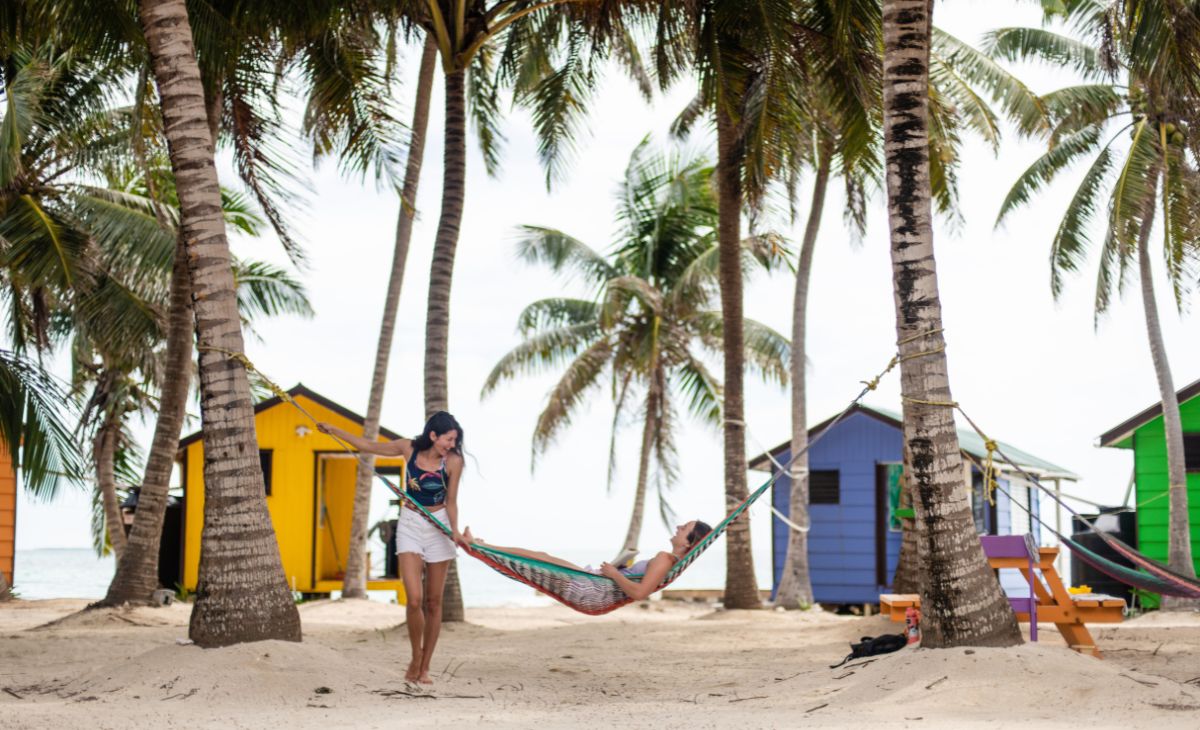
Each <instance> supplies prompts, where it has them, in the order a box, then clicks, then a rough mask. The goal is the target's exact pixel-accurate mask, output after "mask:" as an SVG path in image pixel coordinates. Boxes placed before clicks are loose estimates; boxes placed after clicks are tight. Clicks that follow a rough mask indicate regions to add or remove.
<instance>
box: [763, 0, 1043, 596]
mask: <svg viewBox="0 0 1200 730" xmlns="http://www.w3.org/2000/svg"><path fill="white" fill-rule="evenodd" d="M832 10H835V8H831V7H829V6H828V5H826V4H824V3H813V4H812V5H811V6H810V10H809V11H808V12H807V13H806V14H805V16H804V17H805V20H804V23H805V26H806V28H807V29H808V30H809V31H810V32H815V33H816V34H817V36H818V37H820V38H823V39H825V42H824V43H823V44H822V45H823V47H824V48H825V49H826V50H824V51H823V52H822V53H820V54H812V55H813V56H814V57H813V58H812V60H811V62H810V67H811V69H812V71H811V72H810V73H811V76H810V77H809V78H808V79H806V82H805V83H804V84H802V85H798V88H797V90H796V93H797V94H799V95H802V96H803V98H804V100H805V103H804V107H803V108H804V112H805V115H806V118H805V119H804V121H803V124H802V125H801V126H802V130H801V132H802V134H801V136H799V137H798V138H795V137H794V135H793V138H794V141H793V142H792V144H793V145H794V146H796V147H797V152H796V153H794V154H792V155H790V156H789V160H790V162H791V163H792V164H793V165H797V164H799V165H802V166H803V167H805V168H808V169H811V170H812V171H813V182H812V185H813V189H812V195H811V203H810V208H809V213H808V220H807V223H806V225H805V229H804V239H803V243H802V245H801V248H800V258H799V263H798V265H797V267H796V287H795V297H794V307H793V313H792V372H791V375H792V439H791V453H792V454H796V455H797V456H796V458H794V459H793V460H792V462H791V464H790V468H789V477H790V481H791V499H790V502H789V508H790V515H789V517H790V518H791V521H792V522H794V523H797V524H799V525H801V526H805V525H807V524H808V523H809V519H808V454H807V452H806V450H807V447H808V417H807V405H806V395H807V393H806V391H807V385H806V379H805V375H804V366H805V363H806V362H807V358H806V347H805V344H806V343H805V341H804V332H805V325H806V318H807V306H808V282H809V278H810V277H811V273H812V272H811V269H812V259H813V252H814V249H815V245H816V238H817V232H818V230H819V227H820V223H821V215H822V213H823V208H824V200H825V193H826V189H827V186H828V183H829V179H830V177H831V175H833V174H838V175H840V176H841V177H842V178H843V180H844V182H845V186H846V201H847V205H846V211H845V217H846V221H847V223H848V224H849V225H850V226H851V228H852V233H853V235H854V236H855V237H856V238H857V237H861V235H862V233H863V230H864V225H865V216H866V210H865V201H866V198H867V195H868V194H869V192H870V191H871V190H872V189H873V188H875V186H876V185H878V184H879V183H880V182H881V181H880V170H881V158H882V154H883V150H882V135H881V134H880V133H879V127H880V124H881V123H882V99H881V98H880V96H879V92H880V91H881V89H882V87H881V85H880V81H879V74H880V72H881V68H880V65H879V59H880V58H881V57H882V43H883V39H882V36H881V35H880V31H881V27H882V25H881V22H880V17H879V11H880V5H879V3H878V2H877V1H874V0H868V1H867V2H864V3H861V4H859V5H858V6H857V7H856V9H855V11H854V17H855V19H856V22H855V23H852V24H846V23H842V22H839V16H838V15H837V14H836V13H832V12H830V11H832ZM872 49H876V50H875V51H874V52H872ZM868 80H870V84H869V85H867V84H866V81H868ZM857 87H862V90H860V91H855V92H854V93H847V91H846V90H847V89H855V88H857ZM866 89H870V90H871V91H870V93H868V92H867V91H866ZM930 95H931V98H932V99H934V100H936V103H932V104H931V107H930V114H931V115H932V117H933V123H932V124H931V125H930V138H929V154H930V159H931V161H932V160H937V165H938V169H937V171H936V172H935V173H934V174H933V175H932V176H931V180H930V182H931V185H932V188H933V195H934V198H935V200H937V201H938V208H939V212H940V213H941V214H942V215H944V216H946V217H948V218H951V219H953V218H955V217H956V216H957V215H958V211H957V208H956V202H957V200H958V192H957V178H958V175H957V172H958V161H959V159H960V155H959V147H960V146H961V143H962V135H963V133H964V132H970V133H973V134H975V135H978V136H979V137H980V138H982V139H983V140H984V141H986V142H988V143H989V144H990V146H991V147H992V150H993V152H994V153H998V152H999V142H1000V129H999V123H998V118H999V115H998V114H997V112H996V111H995V110H993V108H992V107H991V106H989V104H988V102H987V101H986V97H990V98H991V99H992V100H993V101H994V102H995V103H996V104H997V105H999V107H1000V109H1001V110H1002V111H1003V112H1004V113H1005V114H1006V115H1007V116H1008V117H1010V118H1011V119H1013V120H1014V122H1015V123H1016V126H1017V129H1018V131H1019V132H1020V133H1022V134H1031V133H1033V132H1036V131H1040V130H1041V129H1043V128H1045V124H1046V122H1045V118H1044V114H1043V113H1042V111H1041V107H1040V104H1039V101H1038V99H1037V96H1036V95H1035V94H1034V93H1033V92H1032V91H1030V90H1029V89H1028V87H1026V86H1025V85H1024V84H1023V83H1021V81H1020V80H1019V79H1017V78H1015V77H1013V76H1012V75H1011V74H1009V73H1008V72H1006V71H1005V70H1004V69H1002V68H1000V67H999V66H998V65H997V64H996V63H995V62H994V61H993V60H992V59H991V58H990V57H988V56H987V55H986V54H984V53H981V52H980V51H978V50H976V49H974V48H972V47H971V46H970V45H968V44H966V43H963V42H962V41H960V40H958V39H957V38H955V37H954V36H952V35H950V34H948V33H946V32H944V31H941V30H939V29H937V28H935V29H934V35H933V42H932V47H931V56H930ZM798 174H799V171H798V170H796V169H795V168H793V169H791V170H789V171H788V175H787V176H786V177H785V179H786V180H787V182H788V184H789V186H790V187H794V182H793V180H794V179H795V177H796V176H797V175H798ZM794 216H795V211H794V209H793V217H794ZM807 541H808V535H807V532H806V531H805V530H802V529H792V530H791V531H790V533H789V539H788V547H787V553H786V557H785V559H784V564H783V570H782V576H781V578H780V581H779V588H778V590H777V592H776V596H775V603H776V605H781V606H784V607H785V608H802V607H805V606H808V605H811V604H812V602H813V595H812V582H811V579H810V577H809V573H808V550H807ZM910 543H911V540H905V541H904V543H903V544H905V545H908V544H910ZM901 556H902V557H903V558H905V559H908V558H910V557H914V558H915V552H913V551H906V550H902V551H901ZM898 570H900V568H898Z"/></svg>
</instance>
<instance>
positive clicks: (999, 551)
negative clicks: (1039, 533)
mask: <svg viewBox="0 0 1200 730" xmlns="http://www.w3.org/2000/svg"><path fill="white" fill-rule="evenodd" d="M979 542H980V543H981V544H982V545H983V553H984V555H986V556H988V557H989V558H1025V559H1026V560H1028V561H1029V568H1028V571H1027V572H1026V573H1025V575H1026V576H1027V578H1028V579H1029V597H1028V598H1009V599H1008V604H1009V605H1010V606H1012V609H1013V611H1022V610H1023V611H1025V612H1026V613H1028V614H1029V640H1030V641H1037V592H1036V591H1035V590H1034V588H1033V582H1034V581H1035V580H1037V576H1036V575H1034V572H1033V568H1034V566H1036V565H1037V564H1038V562H1039V560H1040V558H1039V556H1038V549H1037V545H1036V544H1034V542H1033V536H1032V535H980V536H979Z"/></svg>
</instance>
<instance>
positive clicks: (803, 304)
mask: <svg viewBox="0 0 1200 730" xmlns="http://www.w3.org/2000/svg"><path fill="white" fill-rule="evenodd" d="M817 155H818V156H817V176H816V179H815V180H814V181H813V196H812V207H811V208H810V209H809V212H808V224H807V225H806V226H805V227H804V242H803V243H802V244H801V245H800V260H799V262H798V263H797V265H796V291H795V298H794V299H793V304H792V446H791V449H792V452H791V453H792V463H791V467H790V469H789V474H788V476H789V478H790V479H791V482H792V491H791V495H790V497H789V501H788V516H789V517H790V518H791V520H792V522H795V523H796V524H798V525H803V526H806V527H807V526H808V525H810V524H812V523H811V520H810V519H809V516H808V403H807V398H808V392H807V386H806V385H805V373H804V367H805V364H806V362H807V361H808V354H807V347H806V346H805V329H806V326H807V319H808V282H809V279H810V278H811V276H812V262H813V251H814V250H815V249H816V246H817V232H818V231H819V230H820V228H821V213H822V212H823V211H824V209H825V190H826V189H827V188H828V187H829V168H830V166H831V165H832V158H833V145H832V143H831V141H830V140H829V138H828V137H822V145H821V149H820V150H819V151H818V153H817ZM812 604H813V589H812V577H811V576H810V575H809V571H808V533H807V532H802V531H800V530H795V529H790V528H789V531H788V545H787V556H786V557H785V558H784V560H783V575H781V576H780V578H779V590H778V592H777V593H776V594H775V605H777V606H783V607H784V608H787V609H798V608H807V607H808V606H811V605H812Z"/></svg>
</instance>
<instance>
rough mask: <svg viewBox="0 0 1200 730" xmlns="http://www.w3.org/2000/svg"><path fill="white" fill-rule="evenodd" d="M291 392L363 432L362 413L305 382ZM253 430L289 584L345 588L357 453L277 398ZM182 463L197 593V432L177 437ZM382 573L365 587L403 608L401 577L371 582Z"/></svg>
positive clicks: (200, 513) (200, 463) (395, 461)
mask: <svg viewBox="0 0 1200 730" xmlns="http://www.w3.org/2000/svg"><path fill="white" fill-rule="evenodd" d="M288 395H290V396H291V397H292V398H294V399H295V400H296V401H297V403H299V404H300V405H302V406H304V408H305V410H307V411H308V412H309V413H311V414H312V415H313V417H315V418H316V419H317V420H319V421H326V422H328V423H332V424H333V425H335V426H339V427H341V428H344V429H346V430H347V431H350V432H351V433H355V432H359V433H361V430H362V424H363V419H362V416H359V415H358V414H356V413H354V412H353V411H351V410H349V409H348V408H346V407H344V406H341V405H339V404H337V403H335V402H333V401H331V400H329V399H328V398H326V397H324V396H322V395H319V394H317V393H314V392H313V391H311V390H309V389H308V388H306V387H304V386H303V385H296V386H295V387H294V388H292V389H291V390H289V391H288ZM254 428H255V432H256V434H257V437H258V448H259V458H260V460H261V462H262V467H263V477H264V479H265V482H266V490H267V509H268V511H269V512H270V514H271V522H272V524H273V525H274V527H275V537H276V539H277V540H278V541H279V553H280V556H281V558H282V559H283V572H284V575H285V576H286V577H287V581H288V585H290V586H291V588H292V590H293V591H298V592H300V593H305V594H328V593H329V592H331V591H340V590H342V577H343V575H344V570H345V567H346V555H347V550H348V546H349V540H350V514H351V510H352V509H353V503H354V476H355V467H356V464H357V460H356V459H355V456H354V455H353V454H350V453H348V452H347V451H346V450H345V448H344V447H343V446H342V445H341V444H340V443H338V442H337V441H335V440H334V439H333V438H332V437H330V436H327V435H325V434H323V433H320V432H319V431H317V430H316V428H315V427H314V426H313V423H312V421H310V420H309V419H308V418H307V417H306V416H305V415H304V414H303V413H301V412H300V410H299V409H297V408H296V407H295V406H293V405H291V404H289V403H286V402H284V401H283V400H282V399H280V398H278V397H276V398H271V399H269V400H265V401H263V402H261V403H259V404H258V405H257V406H255V408H254ZM396 438H400V437H399V436H398V435H397V434H395V433H393V432H392V431H389V430H388V429H385V428H380V438H379V440H380V441H387V440H392V439H396ZM178 459H179V462H180V472H181V474H182V482H183V495H184V518H183V524H184V528H183V531H184V536H183V587H184V588H185V589H187V590H189V591H194V590H196V582H197V577H198V574H199V568H200V532H201V529H202V528H203V526H204V442H203V439H202V434H201V433H200V432H196V433H194V434H191V435H190V436H186V437H184V438H183V439H181V440H180V442H179V456H178ZM375 468H376V470H377V471H379V472H380V473H383V474H387V473H389V472H390V473H394V474H400V473H401V470H402V469H403V468H404V459H402V458H392V459H385V458H377V459H376V461H375ZM383 568H384V566H371V565H368V580H367V589H368V590H380V591H396V597H397V599H398V600H399V601H400V602H401V603H403V602H404V586H403V584H402V583H401V581H400V579H399V578H398V577H382V578H371V577H370V576H371V575H372V574H373V573H381V572H383Z"/></svg>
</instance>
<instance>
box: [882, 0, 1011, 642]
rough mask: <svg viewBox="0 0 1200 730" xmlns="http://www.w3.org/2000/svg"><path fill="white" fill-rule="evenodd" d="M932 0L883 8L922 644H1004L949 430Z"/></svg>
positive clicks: (1005, 627) (895, 276) (1006, 621)
mask: <svg viewBox="0 0 1200 730" xmlns="http://www.w3.org/2000/svg"><path fill="white" fill-rule="evenodd" d="M931 9H932V2H931V1H930V0H884V3H883V32H884V74H883V92H884V154H885V157H886V165H887V170H886V172H887V193H888V222H889V227H890V231H891V241H892V246H891V249H892V280H893V286H894V295H895V303H896V333H897V335H898V341H899V343H900V357H901V362H900V377H901V383H900V386H901V394H902V396H903V397H904V399H905V401H906V403H905V406H906V407H905V409H904V411H905V420H904V440H905V443H906V444H907V446H908V448H909V450H910V452H911V457H910V458H911V460H912V467H913V468H912V473H911V477H912V484H913V494H914V497H915V499H916V504H915V507H916V513H917V519H918V520H919V521H920V522H921V523H922V529H921V530H920V531H919V533H918V534H919V537H920V548H921V550H920V554H921V557H922V563H921V567H922V572H923V576H922V580H921V588H922V591H921V593H922V596H921V604H922V616H923V617H922V638H921V642H922V645H923V646H929V647H948V646H961V645H970V646H1009V645H1012V644H1018V643H1020V642H1021V635H1020V632H1019V629H1018V626H1017V621H1016V617H1015V615H1014V614H1013V611H1012V608H1011V607H1010V606H1009V604H1008V600H1007V599H1006V598H1005V597H1004V594H1003V592H1001V590H1000V583H999V582H998V581H997V580H996V577H995V575H994V574H993V573H992V571H991V570H990V569H989V568H988V564H987V560H986V559H985V558H984V555H983V550H982V548H981V547H980V545H979V537H978V535H977V534H976V532H975V525H974V523H973V521H972V519H971V510H970V506H969V504H968V502H967V493H966V490H965V489H964V485H963V480H962V474H963V470H962V454H961V453H960V452H959V445H958V434H957V432H956V430H955V426H954V412H953V411H952V410H951V408H950V407H948V404H950V403H951V395H950V379H949V376H948V373H947V366H946V355H945V340H944V339H943V337H942V334H941V332H942V310H941V301H940V299H939V296H938V288H937V269H936V263H935V261H934V256H933V228H932V224H931V216H932V210H931V205H930V197H931V192H930V182H929V110H928V93H929V39H930V29H931V21H930V12H931Z"/></svg>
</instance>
